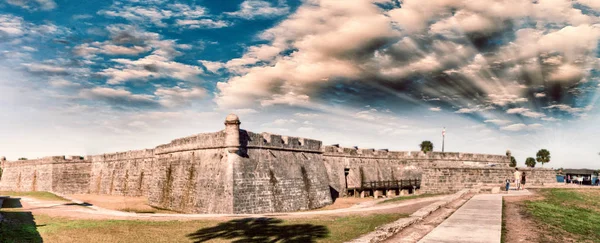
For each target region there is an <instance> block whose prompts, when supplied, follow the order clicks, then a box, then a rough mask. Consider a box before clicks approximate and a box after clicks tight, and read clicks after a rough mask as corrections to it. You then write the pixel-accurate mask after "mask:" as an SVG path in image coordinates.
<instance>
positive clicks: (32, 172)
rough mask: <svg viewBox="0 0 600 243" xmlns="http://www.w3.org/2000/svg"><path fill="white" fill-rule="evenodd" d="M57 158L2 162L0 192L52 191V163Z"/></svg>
mask: <svg viewBox="0 0 600 243" xmlns="http://www.w3.org/2000/svg"><path fill="white" fill-rule="evenodd" d="M59 158H60V157H45V158H42V159H36V160H19V161H6V162H4V163H3V164H4V166H3V168H2V178H1V179H0V191H52V161H53V160H54V159H59Z"/></svg>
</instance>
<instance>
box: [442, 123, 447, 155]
mask: <svg viewBox="0 0 600 243" xmlns="http://www.w3.org/2000/svg"><path fill="white" fill-rule="evenodd" d="M445 142H446V127H444V130H442V153H443V152H444V143H445Z"/></svg>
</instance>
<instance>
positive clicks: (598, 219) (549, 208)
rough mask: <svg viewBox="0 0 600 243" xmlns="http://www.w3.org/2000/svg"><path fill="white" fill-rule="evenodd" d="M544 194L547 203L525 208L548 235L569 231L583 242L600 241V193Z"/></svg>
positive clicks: (556, 191) (545, 191) (565, 191)
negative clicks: (545, 229) (544, 227)
mask: <svg viewBox="0 0 600 243" xmlns="http://www.w3.org/2000/svg"><path fill="white" fill-rule="evenodd" d="M540 194H541V195H542V196H543V197H544V199H543V200H537V201H528V202H526V203H525V206H526V210H527V211H528V212H529V213H530V214H531V215H532V216H533V217H534V219H535V220H536V222H538V223H540V224H541V225H543V226H546V227H548V228H549V230H548V231H547V232H548V234H564V233H565V232H567V234H569V235H570V236H569V237H572V238H575V239H576V240H578V241H580V242H581V241H585V242H600V190H594V189H587V190H583V189H578V190H573V189H543V190H540Z"/></svg>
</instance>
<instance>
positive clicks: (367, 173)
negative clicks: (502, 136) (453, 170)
mask: <svg viewBox="0 0 600 243" xmlns="http://www.w3.org/2000/svg"><path fill="white" fill-rule="evenodd" d="M323 151H324V154H323V159H324V162H325V166H326V168H327V173H328V175H329V180H330V184H331V186H332V187H333V188H334V189H336V190H337V191H339V192H340V194H342V195H345V194H346V191H345V190H344V189H345V186H346V185H345V184H346V178H345V175H344V169H345V168H348V169H349V174H348V176H347V183H348V188H357V187H360V186H361V182H363V181H364V182H370V181H390V180H399V179H415V178H421V173H422V169H423V168H427V167H433V166H443V167H448V166H450V167H486V166H491V165H494V166H495V167H500V168H508V163H509V162H510V160H509V158H508V157H507V156H502V155H485V154H469V153H439V152H430V153H423V152H420V151H388V150H374V149H357V148H343V147H339V146H325V147H324V148H323Z"/></svg>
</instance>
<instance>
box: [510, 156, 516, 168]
mask: <svg viewBox="0 0 600 243" xmlns="http://www.w3.org/2000/svg"><path fill="white" fill-rule="evenodd" d="M508 166H510V167H517V160H516V159H515V156H510V164H509V165H508Z"/></svg>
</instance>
